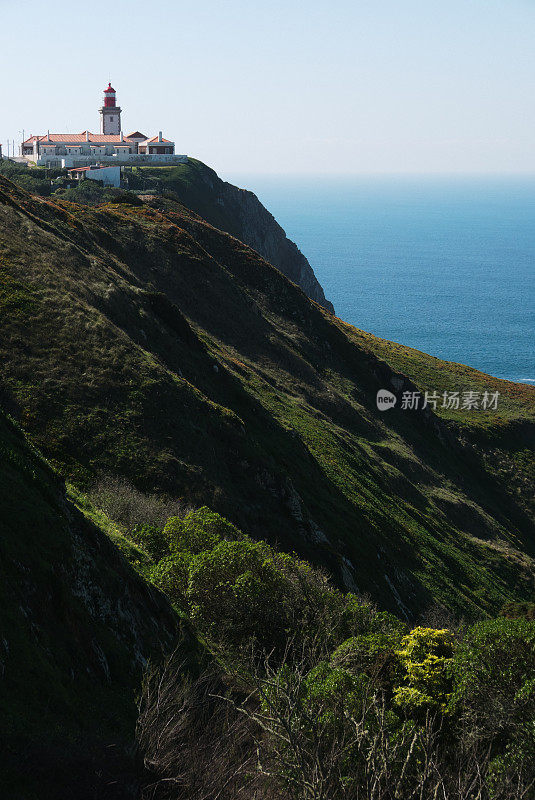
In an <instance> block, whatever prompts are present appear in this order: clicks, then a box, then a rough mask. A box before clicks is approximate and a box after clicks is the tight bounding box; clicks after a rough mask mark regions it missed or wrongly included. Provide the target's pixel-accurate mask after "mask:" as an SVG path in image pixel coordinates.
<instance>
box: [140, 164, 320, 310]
mask: <svg viewBox="0 0 535 800" xmlns="http://www.w3.org/2000/svg"><path fill="white" fill-rule="evenodd" d="M128 182H129V188H130V189H133V190H134V191H140V190H141V191H148V192H150V191H157V192H162V193H163V194H168V193H172V195H174V196H175V197H176V198H177V199H178V200H179V201H180V202H181V203H183V205H185V206H186V207H187V208H189V209H191V210H192V211H195V213H196V214H199V216H201V217H202V218H203V219H205V220H206V221H207V222H209V223H210V224H211V225H214V226H215V227H216V228H219V229H220V230H222V231H226V233H230V234H231V235H232V236H235V237H236V238H237V239H239V240H240V241H242V242H245V244H248V245H249V246H250V247H252V248H253V249H254V250H256V251H257V252H258V253H260V255H261V256H262V258H265V259H266V261H269V263H270V264H273V266H274V267H277V269H280V271H281V272H282V273H283V275H286V277H287V278H290V280H292V281H293V282H294V283H297V285H298V286H300V287H301V288H302V289H303V291H304V292H305V294H307V295H308V296H309V297H311V298H312V300H315V301H316V302H317V303H319V304H320V305H321V306H323V307H324V308H326V309H327V310H329V311H332V312H333V313H334V308H333V305H332V303H331V302H330V301H329V300H327V299H326V298H325V295H324V293H323V289H322V287H321V285H320V283H319V282H318V280H317V278H316V276H315V275H314V271H313V269H312V267H311V266H310V264H309V263H308V261H307V259H306V258H305V256H304V255H303V254H302V253H301V251H300V250H299V249H298V247H297V246H296V245H295V244H294V242H292V241H290V240H289V239H288V238H287V236H286V233H285V232H284V230H283V229H282V228H281V226H280V225H279V223H278V222H277V220H276V219H275V218H274V217H273V215H272V214H270V213H269V211H268V210H267V209H266V208H264V206H263V205H262V203H261V202H260V200H259V199H258V197H257V196H256V195H255V194H253V192H250V191H248V190H246V189H240V188H238V187H237V186H234V185H233V184H231V183H227V182H226V181H223V180H221V178H220V177H219V176H218V175H217V173H216V172H214V170H213V169H211V168H210V167H208V166H207V165H206V164H203V163H202V161H197V159H195V158H188V161H187V162H186V163H185V164H179V165H178V166H176V167H133V168H132V169H131V170H130V171H129V173H128Z"/></svg>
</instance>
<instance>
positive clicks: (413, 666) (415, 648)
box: [394, 628, 453, 714]
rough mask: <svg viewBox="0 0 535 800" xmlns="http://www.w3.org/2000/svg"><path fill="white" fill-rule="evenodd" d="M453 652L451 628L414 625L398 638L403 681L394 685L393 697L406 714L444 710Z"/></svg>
mask: <svg viewBox="0 0 535 800" xmlns="http://www.w3.org/2000/svg"><path fill="white" fill-rule="evenodd" d="M452 654H453V635H452V633H451V631H449V630H446V629H442V630H436V629H435V628H414V630H412V631H411V632H410V633H409V634H408V635H407V636H405V637H404V638H403V640H402V642H401V649H400V650H398V651H397V654H396V655H397V657H398V659H399V661H400V664H401V666H402V669H403V673H402V674H403V678H404V683H403V685H400V686H397V687H396V688H395V689H394V700H395V702H396V703H397V705H398V706H399V707H400V708H402V709H403V710H404V711H405V712H406V713H408V714H421V713H425V712H427V711H429V710H441V711H446V709H447V703H448V700H449V694H450V691H451V682H450V677H449V668H450V665H451V660H452Z"/></svg>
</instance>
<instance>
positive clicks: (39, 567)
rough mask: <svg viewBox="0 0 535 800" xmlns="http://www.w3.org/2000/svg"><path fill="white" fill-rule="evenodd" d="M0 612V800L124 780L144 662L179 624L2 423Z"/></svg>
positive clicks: (1, 419)
mask: <svg viewBox="0 0 535 800" xmlns="http://www.w3.org/2000/svg"><path fill="white" fill-rule="evenodd" d="M0 606H1V608H2V625H1V637H0V675H1V680H0V708H1V711H2V713H1V715H0V739H1V740H2V748H1V754H0V772H1V776H0V794H2V796H5V797H10V798H21V799H22V798H24V800H48V798H50V800H52V798H54V800H56V798H58V797H67V796H69V794H70V796H75V795H76V796H84V794H83V793H84V792H85V791H86V789H87V787H88V786H90V787H91V791H96V790H97V784H98V785H100V786H101V787H102V788H103V787H104V786H105V783H106V782H107V781H108V780H109V779H110V778H109V776H110V774H113V772H114V771H115V770H124V771H125V773H128V772H130V773H132V774H133V773H134V767H133V764H132V761H131V758H130V756H129V755H128V751H127V748H128V747H129V746H131V743H132V740H133V737H134V723H135V716H136V707H135V693H136V691H139V686H140V679H141V671H142V667H143V664H144V659H147V658H149V657H154V658H157V656H158V654H159V653H160V654H161V652H162V650H164V649H165V650H168V649H169V648H170V647H172V646H173V642H174V641H177V640H178V637H179V627H178V624H177V622H176V620H175V618H174V615H173V613H172V611H171V608H170V606H169V605H168V604H167V603H166V602H165V601H164V599H163V598H162V597H160V596H159V595H158V594H157V593H156V592H155V591H154V590H150V589H148V588H147V587H146V586H145V585H144V584H143V583H142V581H141V580H140V579H139V578H138V577H137V576H136V574H135V573H134V572H133V571H132V570H131V569H130V568H129V567H128V565H127V563H126V562H125V561H123V559H122V558H121V557H120V556H119V555H118V553H117V551H116V550H115V548H114V547H113V546H112V545H111V544H110V543H109V541H108V540H107V538H106V536H105V535H104V533H102V532H101V531H100V530H99V529H98V528H97V527H95V525H93V524H91V523H89V522H88V521H87V520H86V519H84V517H83V516H82V515H81V514H79V513H78V512H77V510H76V509H75V508H74V506H72V505H71V504H70V503H68V502H67V501H66V499H65V496H64V488H63V485H62V481H61V480H60V478H59V477H58V475H57V474H55V473H54V472H53V470H52V469H51V467H50V466H49V464H47V462H46V461H44V460H43V458H42V457H41V456H40V455H39V454H38V453H37V451H36V450H35V449H34V448H33V447H32V446H31V445H30V444H29V443H28V441H27V440H26V439H25V437H24V435H23V433H22V432H21V430H20V429H19V428H18V427H17V425H16V424H15V423H13V422H12V421H11V420H10V419H8V418H7V417H6V416H5V415H4V414H3V413H1V412H0ZM156 618H157V622H156ZM110 747H113V748H114V749H113V752H112V751H111V750H110ZM30 765H31V768H30ZM95 765H97V767H96V766H95ZM97 768H98V769H99V770H100V774H101V779H98V780H97V779H96V778H95V770H96V769H97ZM63 793H65V794H63Z"/></svg>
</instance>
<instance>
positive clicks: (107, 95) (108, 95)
mask: <svg viewBox="0 0 535 800" xmlns="http://www.w3.org/2000/svg"><path fill="white" fill-rule="evenodd" d="M104 105H105V106H112V107H113V106H115V89H114V88H113V86H112V85H111V83H108V88H107V89H104Z"/></svg>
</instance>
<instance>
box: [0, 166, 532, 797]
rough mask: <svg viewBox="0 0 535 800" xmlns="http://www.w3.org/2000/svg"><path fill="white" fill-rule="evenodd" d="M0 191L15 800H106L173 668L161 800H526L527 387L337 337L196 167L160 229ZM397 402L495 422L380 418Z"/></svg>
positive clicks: (161, 186)
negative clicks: (456, 399)
mask: <svg viewBox="0 0 535 800" xmlns="http://www.w3.org/2000/svg"><path fill="white" fill-rule="evenodd" d="M3 168H4V167H3ZM5 169H7V170H8V171H9V170H11V173H10V174H11V177H13V178H14V179H15V180H16V182H17V183H18V184H19V185H16V183H15V182H10V181H9V180H6V179H5V178H3V177H2V176H0V313H1V318H2V326H1V332H0V358H1V359H2V368H3V372H2V385H1V387H0V390H1V395H0V400H1V403H2V406H3V407H5V408H6V409H7V410H8V411H9V413H10V414H11V415H12V416H13V417H14V418H16V419H17V423H14V422H12V421H11V420H10V419H9V418H8V417H7V416H6V415H5V414H4V413H3V412H2V413H0V495H1V496H0V550H1V552H0V556H1V558H0V572H1V578H2V580H1V581H0V594H1V597H0V600H1V603H2V609H3V615H2V625H3V628H2V636H1V637H0V677H1V681H0V703H1V705H2V720H1V723H0V736H1V738H2V740H3V741H4V742H6V743H7V746H6V747H5V748H4V750H3V753H2V756H1V758H2V759H3V761H2V763H1V764H0V766H1V768H2V779H3V781H4V783H5V784H6V787H7V788H6V790H5V793H6V796H9V797H12V798H17V797H20V798H24V800H37V798H39V800H43V799H44V798H49V797H50V798H54V800H57V798H58V797H63V796H64V797H74V796H76V797H78V796H80V797H82V796H84V795H83V790H84V787H86V788H87V791H88V796H95V793H96V794H98V795H99V796H105V795H104V788H103V787H107V788H106V791H108V788H109V786H110V785H112V784H113V785H115V784H116V783H117V784H119V783H120V782H121V781H117V782H116V776H117V775H120V774H122V775H126V777H124V779H123V784H125V785H126V784H127V783H128V782H129V781H130V777H132V776H133V766H132V760H131V758H130V757H129V756H128V755H127V754H126V751H127V748H128V745H129V744H131V742H132V739H133V732H134V720H135V703H134V701H135V695H136V692H138V691H139V688H140V673H141V670H142V667H143V666H144V665H145V663H146V659H154V661H155V662H158V660H159V658H160V656H161V654H162V652H164V651H165V652H168V653H171V652H173V651H174V655H172V656H170V657H169V659H168V661H167V663H166V666H164V667H163V668H159V667H158V666H157V663H156V665H153V666H150V667H149V668H148V670H147V673H146V678H145V684H144V689H143V693H142V701H141V713H140V716H139V718H138V723H137V729H138V743H139V746H140V748H141V752H142V753H143V755H144V758H145V765H146V768H147V769H148V770H149V771H150V772H151V773H152V778H153V781H152V784H153V785H152V788H151V789H150V792H151V794H150V796H151V797H154V798H156V797H159V798H162V800H163V798H168V799H169V798H171V797H175V796H176V797H178V796H180V797H183V796H184V791H185V790H184V787H186V788H187V792H186V796H187V797H188V800H195V799H197V800H200V799H201V798H213V797H215V796H217V797H219V798H220V800H226V798H228V800H231V798H232V800H234V798H235V797H237V796H240V795H243V796H250V797H258V798H265V800H269V798H274V797H276V798H288V800H290V798H292V800H293V799H294V798H295V800H297V799H298V798H299V800H301V798H302V799H303V800H305V798H306V800H313V799H314V800H320V798H321V800H338V799H339V798H340V800H346V798H347V800H360V798H362V800H364V798H365V799H366V800H385V798H389V800H390V798H395V800H398V799H399V800H413V798H414V800H416V798H418V800H431V798H433V800H435V798H438V797H442V798H445V800H518V798H520V797H524V798H526V800H527V799H528V798H529V797H530V792H532V787H533V786H534V785H535V783H533V781H535V775H534V773H533V764H534V763H535V745H534V737H533V720H534V718H535V706H534V703H535V701H534V697H535V695H534V693H533V675H532V673H533V663H534V660H535V638H534V633H533V631H534V628H533V622H532V621H530V620H532V619H533V590H534V576H535V544H534V541H535V540H534V537H533V519H532V515H531V506H530V497H529V495H530V487H531V485H532V484H531V483H530V480H531V479H530V470H531V468H532V464H533V456H532V447H531V442H532V441H533V437H534V431H535V424H534V420H533V397H534V390H533V388H531V387H519V386H515V385H513V384H507V383H506V382H496V381H495V379H492V378H490V377H489V376H485V375H482V374H481V373H477V372H476V371H474V370H471V369H469V368H468V367H463V366H461V365H452V364H447V363H445V362H440V361H438V360H437V359H433V358H431V357H430V356H426V355H425V354H422V353H417V352H416V351H413V350H410V349H409V348H403V347H401V346H398V345H395V344H393V343H388V342H383V341H382V340H378V339H375V338H374V337H370V336H369V335H367V334H364V333H363V332H360V331H357V330H356V329H354V328H352V327H351V326H348V325H346V324H344V323H343V322H341V321H340V320H338V319H336V318H335V317H332V316H331V315H329V314H328V313H326V312H325V311H324V310H323V309H321V308H320V307H319V306H318V305H317V304H315V303H312V302H311V301H310V300H309V299H308V298H307V297H306V296H305V295H304V294H303V292H301V291H300V290H299V289H298V288H297V287H296V286H295V284H293V283H291V282H290V281H289V280H287V279H286V278H285V277H284V275H283V274H281V272H279V271H278V270H276V269H274V268H272V267H271V266H270V265H269V264H268V263H266V262H265V261H264V260H263V259H262V258H261V257H259V256H258V254H257V253H256V252H255V251H254V250H251V249H250V248H248V247H247V246H246V245H244V244H243V243H242V242H240V241H238V239H236V238H233V237H232V236H229V235H228V234H227V233H223V232H222V230H218V229H217V228H216V227H213V226H214V225H216V226H217V227H220V228H225V230H227V231H230V232H231V233H232V232H233V230H237V228H238V227H239V225H238V223H237V218H236V213H237V212H236V209H233V207H232V205H227V206H225V207H223V206H222V205H221V204H218V203H217V202H215V200H214V197H215V195H214V191H213V187H212V188H210V180H212V178H213V176H214V175H215V173H213V174H212V173H211V171H210V170H208V168H207V167H205V166H204V165H201V164H200V163H199V162H195V161H193V160H192V161H190V163H189V164H188V165H182V166H180V167H178V168H166V169H165V170H162V171H160V170H159V169H154V170H152V169H151V170H147V171H143V172H141V173H139V174H138V173H137V172H134V173H133V175H132V188H134V187H135V183H136V181H137V180H139V181H140V182H141V183H142V182H148V183H151V181H152V182H154V191H155V192H156V190H157V194H158V196H157V198H156V199H154V200H150V201H148V202H141V201H140V200H139V199H137V198H135V199H134V198H133V196H132V195H128V194H121V193H108V192H107V191H104V190H102V188H101V187H96V186H95V187H93V186H86V185H84V184H82V185H81V186H80V187H79V188H77V189H76V190H67V192H63V193H62V191H63V190H62V189H61V188H59V189H58V190H57V191H55V192H54V194H53V195H52V196H50V197H49V198H47V197H43V196H42V195H43V194H46V192H45V191H44V188H46V187H42V188H43V191H42V192H41V196H40V197H37V196H35V195H29V194H27V192H25V191H24V190H23V189H21V188H20V187H21V186H22V185H23V184H24V181H25V180H29V181H35V180H37V178H36V175H37V174H38V171H37V170H32V171H30V172H27V173H26V172H25V173H24V174H23V173H22V172H21V171H20V169H18V168H16V167H10V166H8V167H5ZM215 178H217V176H215ZM87 183H89V182H87ZM28 186H29V187H30V188H31V189H32V191H34V192H37V191H38V187H35V186H30V185H29V184H28ZM203 186H205V190H204V189H203ZM139 188H140V189H141V188H149V189H150V187H145V186H140V187H139ZM236 191H238V190H236ZM69 192H70V193H69ZM73 193H74V194H73ZM73 200H76V201H78V200H80V201H83V202H82V203H81V204H78V203H77V202H72V201H73ZM178 201H180V202H178ZM180 203H187V204H188V205H189V207H190V208H191V209H192V211H190V210H188V209H187V208H184V207H183V206H182V205H181V204H180ZM199 213H201V214H203V216H205V218H206V219H207V220H208V222H206V221H205V220H203V219H201V218H199V216H197V215H198V214H199ZM242 222H243V220H242V221H241V222H240V225H241V224H242ZM208 223H210V224H208ZM233 225H236V226H237V227H236V228H233V227H232V226H233ZM388 386H392V387H397V386H402V387H405V388H408V389H411V388H419V389H420V390H422V391H425V390H426V389H428V390H436V391H442V390H444V391H445V390H452V389H457V388H460V389H464V388H473V389H477V390H481V391H484V390H489V391H491V390H492V391H495V390H496V388H497V387H498V388H499V391H500V392H501V395H502V396H501V405H500V412H499V413H498V414H490V413H487V414H479V412H478V413H476V412H474V413H473V414H471V415H466V416H461V415H459V414H455V413H453V414H451V413H442V411H441V410H440V409H437V414H424V413H421V412H415V413H413V414H410V415H409V414H406V413H404V412H403V411H401V409H399V407H398V408H396V409H393V410H391V411H389V412H388V414H382V413H381V412H379V411H378V410H377V407H376V402H375V399H376V393H377V390H378V389H379V388H382V387H388ZM18 425H20V426H21V427H20V428H19V427H18ZM22 430H24V433H23V432H22ZM26 437H29V438H26ZM30 441H31V442H33V443H34V444H30V443H29V442H30ZM34 446H37V447H39V449H40V451H41V452H43V453H44V455H45V456H46V458H47V459H48V461H45V460H44V459H43V458H42V457H41V456H40V455H39V452H38V451H37V450H35V449H34ZM60 474H61V475H64V476H66V477H67V478H68V481H69V482H68V488H67V491H65V488H64V485H63V483H62V480H61V479H60V477H59V475H60ZM127 562H130V563H129V564H128V563H127ZM162 593H163V594H162ZM164 594H165V595H167V599H166V598H165V597H164ZM364 598H369V599H364ZM376 603H377V604H378V607H377V606H376V605H375V604H376ZM433 603H435V604H438V605H439V606H440V607H441V608H442V609H443V611H444V614H443V616H444V619H443V620H440V619H439V620H437V621H436V622H433V623H430V622H429V621H421V624H420V625H418V626H417V627H414V625H415V624H416V622H417V620H418V618H419V616H420V615H421V613H422V611H423V610H424V609H425V608H426V607H429V606H431V605H432V604H433ZM378 608H381V609H382V610H378ZM499 609H502V611H501V613H502V616H501V617H500V618H499V619H497V620H496V619H492V618H489V617H492V616H493V615H494V614H495V613H497V612H498V610H499ZM392 612H394V613H392ZM460 616H464V621H463V622H462V624H453V623H451V620H452V618H455V617H460ZM401 618H403V621H402V620H401ZM177 642H178V645H179V646H178V649H175V647H176V645H177ZM114 754H116V755H114ZM25 758H26V759H27V760H26V761H24V759H25ZM32 759H33V762H36V763H37V764H38V765H41V766H39V768H38V769H37V770H36V771H34V772H31V771H29V770H27V769H26V764H27V763H29V762H30V761H31V760H32ZM60 762H61V763H63V764H65V767H64V768H63V769H61V768H60ZM112 762H113V763H112ZM97 773H98V777H95V775H96V774H97ZM132 780H134V778H133V777H132ZM23 784H24V785H23ZM177 785H178V786H179V787H180V792H179V793H176V792H175V787H176V786H177ZM62 793H63V794H62Z"/></svg>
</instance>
